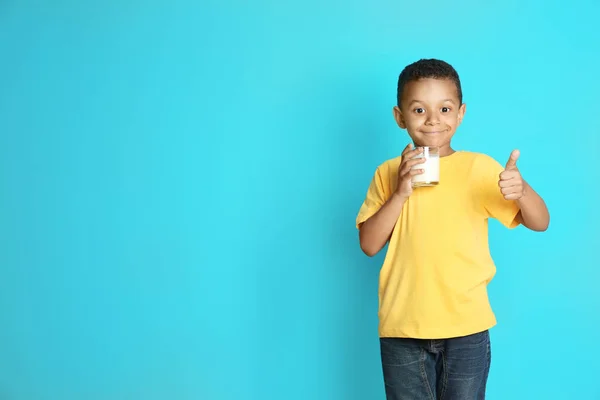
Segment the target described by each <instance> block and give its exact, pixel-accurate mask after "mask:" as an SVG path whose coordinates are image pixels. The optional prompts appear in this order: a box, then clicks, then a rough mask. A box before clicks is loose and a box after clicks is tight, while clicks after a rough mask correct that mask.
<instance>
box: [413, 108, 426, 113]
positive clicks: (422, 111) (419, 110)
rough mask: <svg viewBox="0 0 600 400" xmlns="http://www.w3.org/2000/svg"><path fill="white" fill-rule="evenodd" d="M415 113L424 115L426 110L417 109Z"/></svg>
mask: <svg viewBox="0 0 600 400" xmlns="http://www.w3.org/2000/svg"><path fill="white" fill-rule="evenodd" d="M415 112H416V113H417V114H423V113H424V112H425V109H424V108H422V107H417V108H415Z"/></svg>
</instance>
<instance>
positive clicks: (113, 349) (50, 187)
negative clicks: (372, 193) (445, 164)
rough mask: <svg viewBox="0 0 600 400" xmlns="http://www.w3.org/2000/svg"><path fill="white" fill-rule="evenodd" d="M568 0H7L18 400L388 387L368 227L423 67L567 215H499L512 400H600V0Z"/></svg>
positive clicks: (1, 392)
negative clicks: (401, 82) (397, 105)
mask: <svg viewBox="0 0 600 400" xmlns="http://www.w3.org/2000/svg"><path fill="white" fill-rule="evenodd" d="M566 4H567V3H565V2H557V1H525V2H523V1H502V2H498V1H497V2H485V3H480V2H476V1H458V2H452V1H437V0H436V1H430V2H427V3H422V2H408V1H383V0H369V1H367V0H362V1H350V2H349V1H337V0H319V1H313V0H305V1H295V2H290V1H288V2H276V1H264V0H263V1H253V2H245V1H241V0H229V1H216V0H212V1H201V2H195V1H185V0H179V1H145V2H142V1H114V0H108V1H104V2H92V1H64V0H62V1H61V0H55V1H51V2H50V1H47V2H44V1H19V2H17V1H10V0H9V1H4V2H2V3H1V4H0V51H1V54H2V59H1V62H0V190H1V195H0V239H1V241H0V243H1V247H0V399H3V400H4V399H6V400H50V399H57V400H70V399H82V400H96V399H103V400H104V399H111V400H119V399H143V400H154V399H177V400H180V399H181V400H184V399H207V400H230V399H236V400H238V399H257V400H267V399H286V400H295V399H302V400H305V399H311V400H312V399H326V400H335V399H340V400H341V399H343V400H351V399H356V400H365V399H368V400H371V399H383V398H384V392H383V383H382V378H381V368H380V364H379V349H378V340H377V294H376V290H377V276H378V269H379V266H380V264H381V262H382V259H383V258H382V257H383V253H381V254H379V255H378V256H376V257H374V258H372V259H370V258H368V257H366V256H364V255H363V254H362V253H361V251H360V249H359V246H358V239H357V232H356V230H355V227H354V220H355V216H356V213H357V211H358V208H359V207H360V204H361V202H362V200H363V198H364V195H365V193H366V190H367V187H368V184H369V181H370V179H371V176H372V174H373V172H374V170H375V167H376V166H377V165H378V164H379V163H381V162H382V161H384V160H386V159H388V158H391V157H395V156H396V155H398V154H399V152H400V151H401V149H402V148H403V147H404V146H405V145H406V143H407V139H408V137H407V135H406V133H405V132H403V131H401V130H399V129H398V128H397V127H396V126H395V123H394V120H393V118H392V111H391V110H392V106H393V105H394V101H395V92H396V80H397V76H398V74H399V72H400V70H401V69H402V68H403V67H404V66H405V65H406V64H408V63H410V62H413V61H415V60H417V59H419V58H422V57H436V58H441V59H444V60H446V61H448V62H450V63H452V64H453V65H454V66H455V67H456V68H457V70H458V71H459V73H460V75H461V78H462V80H463V90H464V97H465V101H466V103H467V114H466V119H465V122H464V124H463V125H462V126H461V128H460V130H459V132H458V133H457V136H456V137H455V142H454V143H455V147H456V148H459V149H465V150H473V151H480V152H485V153H488V154H490V155H492V156H493V157H495V158H496V159H497V160H498V161H500V162H501V163H505V162H506V160H507V159H508V156H509V154H510V151H511V150H512V149H513V148H519V149H520V150H521V153H522V155H521V159H520V161H519V164H518V165H519V166H520V168H521V171H522V173H523V175H524V177H525V179H527V180H529V182H530V183H531V184H532V185H533V186H534V187H535V188H536V189H537V190H538V191H539V192H540V193H541V194H543V196H544V198H545V199H546V201H547V203H548V205H549V207H550V209H551V215H552V221H551V226H550V229H549V230H548V231H547V232H545V233H534V232H529V231H527V230H525V229H523V228H517V229H516V230H513V231H509V230H506V229H504V228H503V227H501V226H500V225H499V224H498V223H493V224H492V227H491V233H490V235H491V240H492V244H491V248H492V252H493V255H494V257H495V260H496V262H497V266H498V274H497V277H496V279H495V280H494V281H493V283H492V285H491V286H490V296H491V300H492V302H493V306H494V309H495V311H496V313H497V317H498V320H499V325H498V326H497V327H496V328H494V329H493V330H492V340H493V366H492V371H491V375H490V381H489V396H488V398H489V399H491V400H506V399H511V400H519V399H523V400H532V399H544V400H550V399H575V398H577V399H600V387H599V386H598V385H597V383H596V381H597V377H598V374H599V373H600V366H599V364H598V359H599V358H600V350H599V348H598V346H597V345H596V343H595V342H596V340H595V339H597V337H598V329H600V312H598V310H599V309H600V297H599V295H598V278H600V273H599V272H598V271H599V269H598V261H597V249H598V245H599V244H600V243H599V239H598V235H597V227H598V226H599V223H600V216H599V213H598V208H597V204H598V200H599V196H598V187H597V185H594V184H593V182H597V181H598V179H600V168H598V159H597V155H596V152H597V148H598V144H599V140H598V136H599V133H600V122H599V119H598V110H599V107H600V97H599V92H600V80H598V71H599V70H600V56H599V53H598V49H599V48H600V47H599V44H600V42H599V41H600V30H599V29H598V22H597V16H598V15H599V13H600V5H599V3H597V2H594V1H592V0H589V1H584V0H577V1H573V2H571V3H569V5H566Z"/></svg>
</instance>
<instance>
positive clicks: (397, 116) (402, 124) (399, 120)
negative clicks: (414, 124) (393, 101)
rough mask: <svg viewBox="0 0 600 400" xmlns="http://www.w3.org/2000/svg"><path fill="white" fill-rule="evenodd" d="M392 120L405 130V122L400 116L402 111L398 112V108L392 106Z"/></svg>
mask: <svg viewBox="0 0 600 400" xmlns="http://www.w3.org/2000/svg"><path fill="white" fill-rule="evenodd" d="M393 113H394V119H395V120H396V123H397V124H398V126H399V127H400V128H402V129H406V122H405V121H404V117H403V116H402V111H400V107H398V106H394V109H393Z"/></svg>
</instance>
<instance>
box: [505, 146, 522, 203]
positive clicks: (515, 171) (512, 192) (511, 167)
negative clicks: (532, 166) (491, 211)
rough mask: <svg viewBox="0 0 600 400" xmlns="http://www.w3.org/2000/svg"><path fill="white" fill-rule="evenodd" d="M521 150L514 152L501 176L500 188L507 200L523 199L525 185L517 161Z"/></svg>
mask: <svg viewBox="0 0 600 400" xmlns="http://www.w3.org/2000/svg"><path fill="white" fill-rule="evenodd" d="M519 155H520V152H519V150H513V152H512V153H510V157H509V158H508V161H507V162H506V167H505V168H504V171H502V173H501V174H500V180H499V181H498V186H500V191H501V192H502V194H503V195H504V198H505V199H506V200H519V199H520V198H521V197H523V189H524V187H525V184H524V182H523V178H522V177H521V173H520V172H519V168H517V160H518V159H519Z"/></svg>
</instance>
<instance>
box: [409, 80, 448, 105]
mask: <svg viewBox="0 0 600 400" xmlns="http://www.w3.org/2000/svg"><path fill="white" fill-rule="evenodd" d="M445 99H452V100H454V101H456V102H458V90H457V89H456V84H455V83H454V82H453V81H452V80H450V79H435V78H425V79H419V80H416V81H410V82H408V83H407V84H406V85H405V86H404V90H403V91H402V102H403V103H405V102H410V101H413V100H419V101H423V102H436V101H442V100H445ZM405 104H406V103H405Z"/></svg>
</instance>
